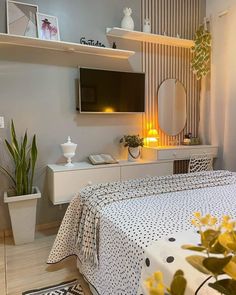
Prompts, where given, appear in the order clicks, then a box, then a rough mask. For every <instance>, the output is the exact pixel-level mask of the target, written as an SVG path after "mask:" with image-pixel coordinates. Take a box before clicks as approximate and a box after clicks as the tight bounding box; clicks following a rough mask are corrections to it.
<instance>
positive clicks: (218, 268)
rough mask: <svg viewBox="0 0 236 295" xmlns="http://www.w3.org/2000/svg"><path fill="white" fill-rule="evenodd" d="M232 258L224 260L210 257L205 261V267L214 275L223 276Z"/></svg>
mask: <svg viewBox="0 0 236 295" xmlns="http://www.w3.org/2000/svg"><path fill="white" fill-rule="evenodd" d="M231 258H232V256H227V257H224V258H217V257H208V258H205V259H204V260H203V266H204V267H205V268H206V269H208V270H209V271H210V272H211V273H212V274H214V275H219V274H223V273H224V271H223V268H224V267H225V266H226V265H227V264H228V263H229V262H230V260H231Z"/></svg>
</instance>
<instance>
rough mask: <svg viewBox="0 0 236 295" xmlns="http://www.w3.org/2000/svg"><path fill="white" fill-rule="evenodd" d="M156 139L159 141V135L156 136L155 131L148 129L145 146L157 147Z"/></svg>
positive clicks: (156, 132)
mask: <svg viewBox="0 0 236 295" xmlns="http://www.w3.org/2000/svg"><path fill="white" fill-rule="evenodd" d="M158 139H159V134H158V131H157V129H150V130H149V131H148V134H147V138H146V140H145V143H146V145H147V146H153V147H155V146H157V142H158Z"/></svg>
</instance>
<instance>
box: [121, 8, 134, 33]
mask: <svg viewBox="0 0 236 295" xmlns="http://www.w3.org/2000/svg"><path fill="white" fill-rule="evenodd" d="M123 12H124V17H123V19H122V21H121V28H122V29H125V30H130V31H133V30H134V21H133V19H132V16H131V14H132V9H131V8H128V7H126V8H125V9H124V10H123Z"/></svg>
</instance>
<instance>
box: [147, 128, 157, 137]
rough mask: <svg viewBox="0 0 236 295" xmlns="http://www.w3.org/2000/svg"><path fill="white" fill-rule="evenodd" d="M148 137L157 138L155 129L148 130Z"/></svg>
mask: <svg viewBox="0 0 236 295" xmlns="http://www.w3.org/2000/svg"><path fill="white" fill-rule="evenodd" d="M148 137H153V138H159V135H158V131H157V130H156V129H150V130H149V131H148Z"/></svg>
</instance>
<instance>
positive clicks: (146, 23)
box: [143, 18, 151, 33]
mask: <svg viewBox="0 0 236 295" xmlns="http://www.w3.org/2000/svg"><path fill="white" fill-rule="evenodd" d="M143 32H144V33H151V21H150V19H149V18H145V20H144V24H143Z"/></svg>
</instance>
